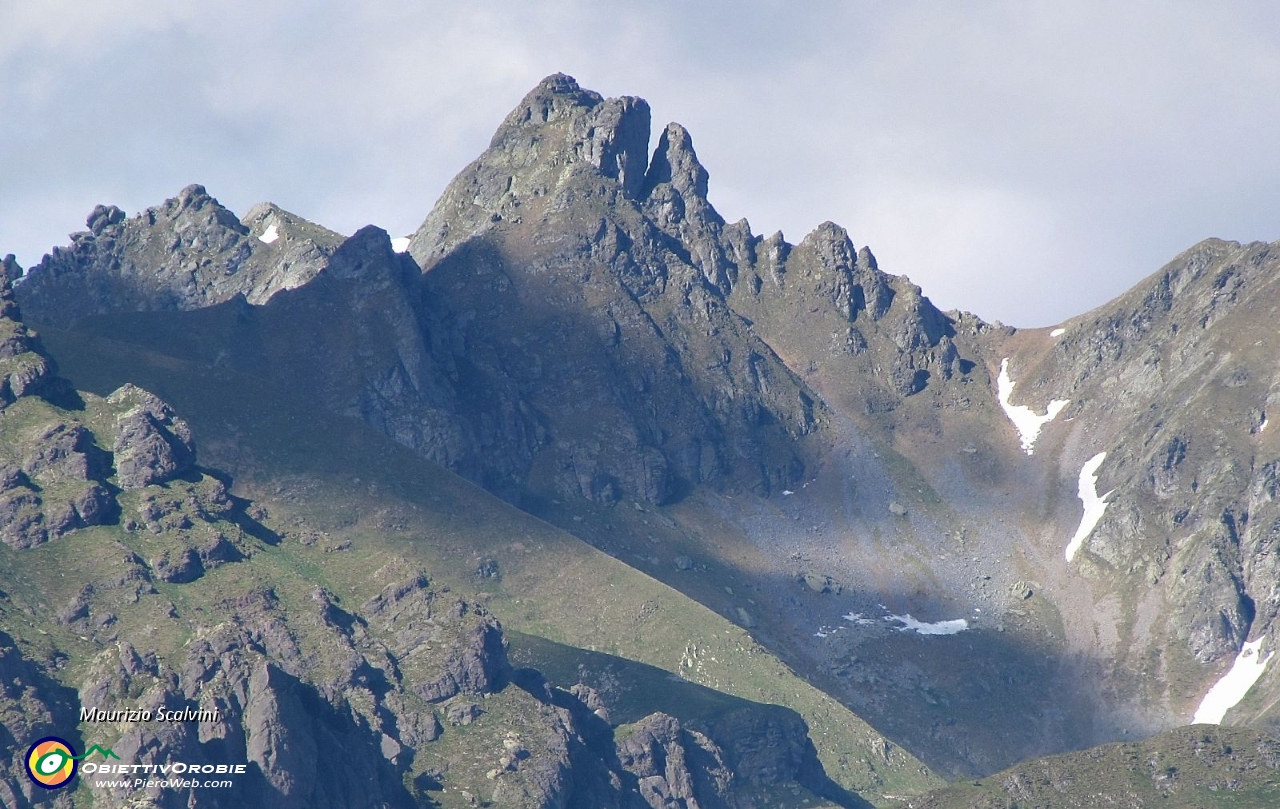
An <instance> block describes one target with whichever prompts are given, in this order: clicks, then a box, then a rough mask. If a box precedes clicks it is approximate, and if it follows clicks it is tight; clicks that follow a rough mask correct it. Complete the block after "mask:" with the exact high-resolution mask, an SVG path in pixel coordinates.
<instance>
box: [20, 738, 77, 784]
mask: <svg viewBox="0 0 1280 809" xmlns="http://www.w3.org/2000/svg"><path fill="white" fill-rule="evenodd" d="M76 767H77V763H76V752H75V750H74V749H72V747H71V745H70V744H69V743H67V741H66V740H64V739H59V738H58V737H57V736H46V737H44V738H43V739H41V740H40V741H38V742H36V743H35V744H33V745H31V749H30V750H28V751H27V775H29V776H31V780H32V781H35V782H36V784H37V785H38V786H41V787H44V788H45V789H57V788H58V787H64V786H66V785H67V784H69V783H71V779H72V778H75V777H76Z"/></svg>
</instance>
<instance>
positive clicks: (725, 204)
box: [0, 0, 1280, 325]
mask: <svg viewBox="0 0 1280 809" xmlns="http://www.w3.org/2000/svg"><path fill="white" fill-rule="evenodd" d="M796 5H797V4H794V3H781V2H765V1H764V0H756V1H755V2H733V3H730V2H706V3H696V4H694V3H676V2H670V0H667V1H666V2H656V3H649V4H644V5H640V4H634V3H621V2H612V3H609V2H603V3H602V2H575V1H574V0H557V1H549V2H483V1H480V2H457V3H443V2H427V3H423V2H413V0H381V1H378V0H373V1H371V2H365V3H358V4H339V3H335V2H327V1H325V0H300V1H299V2H291V3H271V4H263V3H256V2H248V1H247V0H230V1H228V2H214V3H200V4H188V3H172V2H167V0H109V1H108V2H98V3H83V2H78V1H77V0H59V1H51V0H45V2H41V3H8V4H5V5H4V6H0V77H3V78H0V143H3V144H4V146H3V148H2V149H0V252H5V251H12V252H15V253H17V254H18V256H19V259H20V260H21V261H22V262H23V263H24V264H26V265H29V264H32V263H34V262H35V261H37V260H38V259H39V256H40V254H41V253H43V252H45V251H46V250H48V249H49V248H50V247H51V246H53V245H54V244H60V243H65V241H66V234H67V233H68V232H69V231H72V230H77V229H80V228H81V227H82V226H83V220H84V216H85V214H86V213H87V212H88V210H89V209H90V208H91V207H92V206H93V205H94V204H95V203H97V202H108V203H115V204H118V205H120V206H121V207H124V208H126V209H127V210H129V211H130V212H133V211H137V210H140V209H142V208H144V207H146V206H149V205H154V204H157V203H159V202H161V201H162V200H163V199H164V198H165V197H168V196H172V195H173V194H174V193H176V192H177V190H178V189H180V188H181V187H182V186H184V185H186V184H188V183H191V182H201V183H203V184H205V185H206V186H208V188H209V190H210V191H211V192H212V193H213V194H215V195H216V196H218V197H219V198H220V199H221V200H222V201H223V202H224V203H225V204H227V205H229V206H230V207H232V208H233V209H234V210H236V211H238V212H240V213H244V212H245V211H246V210H248V208H249V207H250V206H251V205H252V204H253V203H255V202H258V201H261V200H266V199H270V200H272V201H275V202H277V203H279V204H281V205H282V206H284V207H286V208H288V209H290V210H293V211H295V212H296V213H298V214H301V215H303V216H306V217H308V218H310V219H314V220H316V221H318V222H321V223H322V224H325V225H327V226H329V227H333V228H335V229H338V230H342V231H345V232H351V231H354V230H355V229H356V228H358V227H360V226H361V225H363V224H366V223H368V222H373V223H376V224H378V225H381V226H383V227H386V228H387V229H388V230H390V231H391V232H392V233H393V235H398V234H403V233H408V232H410V231H411V230H412V229H414V228H415V227H416V226H417V225H418V224H419V222H420V221H421V220H422V219H423V218H424V217H425V215H426V213H427V212H428V210H429V209H430V207H431V205H432V203H433V202H434V201H435V199H436V197H437V196H438V195H439V193H440V192H441V191H442V190H443V188H444V186H445V184H446V183H447V182H448V180H449V179H450V178H451V177H452V176H453V175H454V174H456V173H457V172H458V171H459V170H461V169H462V168H463V166H465V165H466V163H468V162H469V161H470V160H472V159H473V158H474V157H475V156H476V155H478V154H479V152H480V151H481V150H483V148H484V147H485V146H486V145H487V144H488V140H489V137H490V135H491V133H492V131H493V129H494V128H495V127H496V126H497V124H498V123H499V122H500V121H501V120H502V118H503V116H504V115H505V114H506V112H507V111H508V110H509V109H510V108H511V107H512V106H514V105H515V103H516V102H517V101H518V100H519V99H520V97H521V96H523V95H524V93H525V92H527V91H528V89H529V88H531V87H532V86H533V85H534V84H535V83H536V82H537V81H538V80H539V79H541V78H542V77H543V76H544V75H546V74H548V73H552V72H555V71H564V72H568V73H571V74H573V75H575V76H577V78H578V79H579V81H580V82H581V83H582V84H583V85H584V86H587V87H591V88H592V89H596V90H599V91H600V92H602V93H605V94H606V95H619V94H633V95H642V96H644V97H646V98H647V99H649V101H650V103H651V104H652V106H653V109H654V118H655V125H656V126H661V125H663V124H665V123H666V122H667V121H668V120H678V121H680V122H681V123H683V124H685V125H686V126H687V127H688V128H689V130H690V131H691V132H692V134H693V137H694V141H695V144H696V146H697V148H698V152H699V155H700V156H701V158H702V159H703V162H704V163H705V164H706V165H707V168H708V170H709V171H710V173H711V196H712V201H713V202H715V203H716V205H717V206H718V207H719V208H720V209H721V212H722V213H724V215H725V216H726V218H729V219H735V218H738V217H742V216H746V217H748V218H749V219H750V221H751V223H752V226H753V227H754V228H755V229H756V230H757V231H763V232H766V233H768V232H772V231H774V230H777V229H782V230H783V231H784V232H785V233H786V234H787V236H788V238H790V239H792V240H793V241H794V240H798V239H799V238H801V237H802V236H803V235H804V233H805V232H807V231H808V230H810V229H812V228H813V227H814V226H815V225H817V224H818V223H820V222H821V221H823V220H826V219H830V220H833V221H836V222H839V223H840V224H842V225H844V226H845V227H846V228H848V230H849V231H850V233H851V234H852V236H853V238H854V240H855V241H856V242H858V243H859V244H863V243H865V244H869V245H870V246H871V248H872V250H874V251H875V252H876V254H877V256H878V257H879V258H880V261H881V266H882V267H883V268H884V269H886V270H887V271H889V272H894V273H899V274H907V275H910V276H911V278H912V279H913V280H914V281H916V282H917V283H919V284H920V285H921V286H923V287H924V290H925V293H926V294H928V295H930V296H931V297H933V299H934V300H935V301H936V302H937V303H939V304H940V305H941V306H943V307H948V308H949V307H960V308H966V309H970V310H973V311H976V312H978V313H979V314H981V315H983V316H985V317H988V318H999V319H1002V320H1005V321H1007V322H1011V323H1014V324H1018V325H1043V324H1047V323H1051V322H1055V321H1058V320H1061V319H1063V318H1066V317H1068V316H1070V315H1073V314H1077V313H1079V312H1082V311H1084V310H1085V309H1088V308H1090V307H1092V306H1095V305H1097V304H1099V303H1101V302H1103V301H1104V300H1106V299H1107V298H1109V297H1111V296H1113V295H1115V294H1117V293H1119V292H1121V291H1123V290H1124V289H1125V288H1127V287H1128V286H1130V285H1131V284H1133V283H1134V282H1135V281H1137V280H1138V279H1139V278H1141V277H1142V276H1145V275H1147V274H1149V273H1150V272H1153V271H1154V270H1156V269H1158V267H1159V266H1160V265H1161V264H1162V263H1163V262H1164V261H1166V260H1168V259H1169V258H1172V257H1173V256H1174V255H1175V254H1176V253H1178V252H1180V251H1181V250H1183V249H1185V248H1186V247H1189V246H1190V245H1191V244H1193V243H1194V242H1196V241H1198V240H1199V239H1201V238H1204V237H1208V236H1221V237H1224V238H1232V239H1239V240H1251V239H1265V240H1274V239H1277V238H1280V222H1277V221H1276V216H1275V213H1274V212H1275V211H1276V210H1277V204H1276V203H1277V201H1278V199H1277V198H1278V197H1280V191H1277V188H1280V183H1278V182H1277V181H1278V180H1280V149H1278V148H1277V147H1280V135H1277V133H1276V131H1275V128H1274V127H1273V125H1272V121H1273V120H1274V118H1275V115H1274V114H1273V108H1274V106H1275V104H1276V102H1275V99H1276V98H1278V97H1280V44H1278V43H1280V40H1278V39H1277V37H1275V35H1274V32H1275V31H1277V30H1280V12H1278V11H1273V10H1272V6H1271V5H1270V4H1267V3H1261V2H1259V3H1215V4H1201V3H1191V2H1160V3H1129V4H1108V3H1070V4H1061V3H1027V2H1016V3H1014V2H1009V3H966V4H963V5H961V4H939V3H922V2H897V3H892V4H885V3H869V2H868V3H843V4H805V5H812V6H818V7H817V8H800V9H797V8H796Z"/></svg>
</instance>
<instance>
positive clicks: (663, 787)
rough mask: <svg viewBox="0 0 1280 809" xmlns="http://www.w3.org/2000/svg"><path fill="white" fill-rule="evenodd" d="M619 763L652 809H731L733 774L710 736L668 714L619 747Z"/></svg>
mask: <svg viewBox="0 0 1280 809" xmlns="http://www.w3.org/2000/svg"><path fill="white" fill-rule="evenodd" d="M618 761H619V762H620V763H621V764H622V767H623V768H624V769H625V770H626V771H627V772H629V773H631V774H633V775H634V776H635V777H636V779H637V782H638V786H639V790H640V795H641V796H642V797H643V798H644V800H645V802H646V803H647V804H649V806H651V807H654V809H693V808H694V807H708V808H710V807H728V806H731V805H732V804H731V803H729V801H728V795H729V792H730V787H731V783H732V780H733V774H732V773H731V772H730V771H729V768H728V767H727V766H726V765H725V763H724V760H723V756H722V754H721V751H720V749H719V748H717V747H716V745H715V744H713V743H712V742H711V740H710V739H708V738H707V737H706V736H704V735H702V734H701V733H698V732H696V731H690V730H687V729H685V728H682V727H681V726H680V723H679V722H678V721H677V720H676V719H674V718H673V717H670V716H667V715H666V714H652V715H651V716H648V717H645V719H644V720H643V721H642V722H641V723H640V725H639V727H637V728H636V729H635V730H634V732H632V733H631V735H629V736H628V737H627V738H626V739H624V740H622V741H621V742H619V743H618Z"/></svg>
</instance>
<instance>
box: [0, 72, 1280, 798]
mask: <svg viewBox="0 0 1280 809" xmlns="http://www.w3.org/2000/svg"><path fill="white" fill-rule="evenodd" d="M652 131H654V127H653V120H652V116H651V111H650V108H649V105H648V104H647V103H646V102H645V101H644V100H642V99H639V98H634V97H624V98H618V99H606V98H604V97H602V96H600V95H599V94H597V93H594V92H591V91H589V90H586V89H584V88H582V87H580V86H579V85H578V84H577V82H576V81H574V80H573V79H572V78H570V77H568V76H564V75H555V76H551V77H548V78H547V79H545V80H544V81H542V82H541V83H540V84H539V85H538V86H537V87H535V88H534V89H533V90H532V91H531V92H530V93H529V94H528V95H527V96H526V97H525V98H524V99H523V100H521V101H520V102H519V103H518V104H517V105H516V107H515V109H514V110H513V111H512V112H511V113H510V115H508V116H507V118H506V119H505V120H504V121H503V122H502V124H501V125H500V126H499V128H498V130H497V132H496V133H495V135H494V137H493V139H492V141H491V143H490V145H489V148H488V149H486V150H485V151H484V153H483V154H481V155H480V156H479V157H478V158H477V159H476V160H475V161H474V162H473V163H472V164H471V165H469V166H467V167H466V168H465V169H463V171H462V172H461V173H460V174H459V175H458V176H457V178H455V179H454V181H453V182H452V183H450V185H449V186H448V188H446V189H445V191H444V193H443V195H442V196H441V197H440V200H439V201H438V202H437V203H436V205H435V207H434V208H433V209H432V210H431V211H430V212H428V213H427V214H426V217H425V219H424V221H423V224H422V225H421V227H419V228H418V230H417V231H416V232H415V233H414V234H413V235H412V237H411V238H409V239H408V246H407V248H404V249H399V248H403V245H401V244H396V245H395V246H393V242H392V240H391V239H390V238H389V236H388V234H387V233H386V232H385V231H383V230H381V229H379V228H377V227H374V226H369V227H366V228H363V229H361V230H359V231H358V232H356V233H355V234H353V235H351V236H349V237H344V236H341V235H339V234H337V233H334V232H332V231H330V230H327V229H325V228H323V227H321V226H319V225H316V224H313V223H310V222H307V221H306V220H305V219H303V218H302V217H300V216H297V215H295V214H291V213H289V212H286V211H283V210H281V209H279V208H277V207H276V206H274V205H270V204H262V205H259V206H257V207H255V208H254V209H253V210H252V211H250V212H249V213H248V214H247V215H246V216H244V217H243V218H239V217H237V216H236V215H235V214H233V213H231V212H230V211H229V210H227V209H226V208H225V207H223V206H222V205H221V204H220V203H218V201H217V200H216V199H215V198H213V197H212V196H210V195H209V193H208V192H207V191H206V190H205V189H204V188H203V187H201V186H196V185H193V186H189V187H188V188H186V189H183V190H182V191H181V192H180V193H179V194H178V196H176V197H175V198H173V199H171V200H168V201H165V202H164V203H162V204H160V205H158V206H157V207H154V208H151V209H148V210H147V211H144V212H143V213H141V214H138V215H136V216H128V215H127V214H126V213H125V212H123V211H121V210H120V209H119V208H116V207H114V206H110V205H100V206H98V207H96V208H95V209H94V210H93V211H92V213H91V214H90V215H89V217H88V220H87V222H86V227H87V229H86V230H85V231H83V232H81V233H77V234H74V235H73V236H72V237H71V241H72V243H71V245H69V246H66V247H58V248H54V249H53V250H52V252H51V253H50V254H49V255H47V256H45V258H44V259H43V260H42V261H41V262H40V263H39V264H37V265H36V266H34V267H32V268H31V269H30V270H29V271H27V272H26V273H25V274H23V273H22V271H21V268H19V267H17V265H16V263H15V262H13V261H12V260H11V259H6V261H5V266H4V277H5V279H6V280H5V289H4V293H3V301H2V306H0V328H2V329H3V334H4V335H5V336H4V337H3V340H2V341H0V349H2V350H0V365H2V366H3V367H2V368H0V408H2V409H0V540H3V545H2V546H0V562H2V564H0V615H2V616H3V620H2V622H0V627H2V628H3V633H4V634H3V636H0V641H2V642H3V644H4V647H3V649H2V650H0V667H3V668H4V670H5V672H6V676H5V677H4V678H3V682H4V685H3V687H2V688H0V723H2V724H3V727H4V730H5V733H4V734H0V744H3V745H4V748H5V750H6V751H8V754H9V755H8V757H7V758H6V760H9V761H12V762H17V763H14V764H12V765H11V766H10V767H9V769H8V770H5V771H3V775H2V778H0V799H2V800H3V801H4V803H5V804H6V805H13V806H29V805H46V804H47V805H59V806H63V805H66V806H70V805H94V806H99V805H105V806H125V805H138V804H137V801H139V800H143V801H149V802H150V803H147V804H146V805H157V806H170V805H172V806H178V805H182V806H243V805H266V804H267V803H272V804H279V805H282V806H299V807H302V806H334V807H339V806H442V807H462V806H518V807H604V806H618V807H644V806H648V807H661V808H662V809H667V808H668V807H684V808H685V809H693V808H694V807H735V808H737V807H743V808H745V807H775V806H777V807H788V806H794V807H800V806H845V807H851V806H852V807H860V806H867V805H876V806H938V807H943V806H988V805H990V806H995V805H1001V806H1004V805H1012V803H1010V802H1022V803H1018V805H1023V804H1024V803H1025V805H1028V806H1030V805H1037V806H1040V805H1044V806H1090V805H1112V804H1113V803H1114V802H1115V801H1117V800H1120V799H1121V798H1123V799H1124V800H1127V801H1129V803H1128V804H1125V805H1134V806H1148V805H1162V806H1163V805H1169V806H1174V805H1178V806H1182V805H1185V806H1202V805H1214V804H1212V803H1210V802H1209V801H1211V800H1216V797H1213V796H1217V795H1228V796H1230V800H1231V801H1234V803H1223V804H1222V805H1231V806H1262V805H1269V804H1270V803H1271V802H1272V801H1273V800H1274V799H1275V798H1276V796H1277V794H1278V793H1277V792H1276V783H1277V780H1276V778H1277V776H1276V767H1277V765H1276V752H1275V749H1274V748H1275V736H1276V734H1277V733H1280V714H1278V713H1277V710H1276V708H1275V705H1276V704H1277V702H1280V673H1277V667H1276V666H1275V665H1272V657H1273V655H1274V654H1275V652H1276V649H1277V644H1280V624H1278V623H1277V615H1280V544H1278V543H1280V494H1278V492H1280V443H1277V441H1278V440H1280V439H1277V438H1276V436H1277V435H1278V434H1280V433H1277V429H1280V428H1271V429H1268V425H1269V421H1270V419H1269V415H1273V414H1277V413H1280V393H1278V392H1277V390H1280V376H1278V375H1277V371H1276V368H1275V363H1274V358H1275V357H1276V356H1277V355H1278V354H1280V344H1278V338H1277V336H1276V332H1275V329H1274V328H1272V326H1271V324H1272V323H1273V321H1274V310H1275V309H1276V307H1277V305H1280V286H1277V285H1278V284H1280V280H1277V279H1280V249H1277V245H1275V244H1272V245H1268V244H1261V243H1256V244H1247V245H1241V244H1236V243H1231V242H1223V241H1217V240H1210V241H1206V242H1202V243H1201V244H1199V245H1196V246H1194V247H1192V248H1191V249H1189V250H1188V251H1187V252H1185V253H1183V254H1182V255H1180V256H1178V257H1176V258H1175V259H1173V261H1171V262H1170V263H1169V264H1168V265H1167V266H1166V267H1164V268H1162V269H1160V270H1158V271H1157V272H1155V274H1153V275H1151V276H1150V277H1149V278H1147V279H1146V280H1145V281H1143V282H1142V283H1141V284H1139V285H1138V286H1137V287H1135V288H1134V289H1133V290H1131V291H1130V292H1128V293H1126V294H1125V295H1123V296H1121V297H1120V298H1118V299H1116V300H1115V301H1112V302H1111V303H1109V304H1106V305H1104V306H1102V307H1099V308H1098V309H1096V310H1094V311H1092V312H1089V313H1086V314H1083V315H1080V316H1079V317H1076V318H1073V319H1071V320H1069V321H1067V322H1065V323H1062V324H1060V325H1058V326H1057V327H1054V328H1047V329H1029V330H1023V329H1016V328H1012V327H1007V326H1003V325H1000V324H998V323H988V322H985V321H983V320H982V319H981V318H980V317H978V316H976V315H973V314H969V313H964V312H942V311H940V310H938V309H937V308H936V307H935V306H934V305H933V304H932V303H931V302H930V301H929V299H928V297H926V296H925V294H924V292H923V291H922V290H921V289H920V288H919V287H918V286H916V285H915V284H913V283H912V282H911V281H910V280H909V279H908V278H907V277H906V276H905V275H895V274H892V273H890V272H887V271H886V270H882V269H881V268H880V266H879V264H878V262H877V260H876V258H875V256H874V255H873V254H872V252H871V250H870V249H869V248H868V247H867V246H865V245H857V244H856V243H855V242H854V240H853V237H852V236H851V235H850V233H849V232H848V231H846V230H845V229H844V228H842V227H840V226H838V225H835V224H833V223H830V222H828V223H823V224H821V225H819V226H818V227H817V228H816V229H814V231H813V232H812V233H810V234H808V235H807V236H805V237H804V238H803V239H800V240H799V242H798V243H794V244H793V243H791V242H788V241H787V239H786V238H785V237H784V236H783V235H782V234H781V233H774V234H773V235H769V236H766V235H763V234H757V233H755V232H753V230H752V228H751V226H750V225H749V224H748V223H747V222H746V221H745V220H744V221H740V222H735V223H727V222H725V221H724V219H723V218H722V217H721V216H720V214H719V213H717V211H716V210H715V208H714V206H713V205H712V204H711V202H710V201H709V198H708V193H709V188H710V177H709V176H708V173H707V171H706V169H705V168H704V167H703V165H702V164H701V162H700V161H699V158H698V155H697V152H696V151H695V149H694V142H693V137H692V135H691V134H690V133H689V132H688V131H686V130H685V129H684V127H682V126H680V125H679V124H676V123H671V124H667V125H666V126H665V127H662V128H660V129H658V130H657V131H658V132H659V135H658V139H657V143H656V144H651V143H650V136H651V132H652ZM854 224H856V223H854ZM890 269H893V270H895V271H900V270H903V269H910V268H890ZM19 306H20V307H21V311H19ZM36 330H38V332H39V334H38V335H37V333H36ZM1272 411H1275V413H1273V412H1272ZM86 708H90V709H101V710H127V709H146V710H151V711H153V712H154V711H158V710H160V709H174V710H178V711H184V710H186V711H190V712H191V715H200V712H201V711H212V712H213V713H216V718H212V719H210V718H209V717H210V716H213V714H209V713H205V714H203V716H204V717H205V718H203V719H199V720H193V721H189V722H176V723H167V724H157V723H154V722H152V723H147V722H128V721H123V722H116V723H113V724H110V725H105V724H98V723H94V722H92V721H88V720H85V719H83V716H84V714H83V713H82V710H83V709H86ZM184 715H186V714H184ZM1193 725H1194V726H1193ZM1213 726H1220V727H1213ZM46 735H58V736H60V737H61V738H63V739H65V740H67V741H68V742H69V743H71V744H72V745H73V746H77V749H81V746H83V748H87V747H88V746H89V745H92V744H97V745H101V746H104V747H106V746H108V745H109V746H110V749H112V750H113V751H114V752H115V753H116V754H118V755H120V756H121V757H122V759H123V760H126V761H128V762H131V763H138V764H145V763H156V764H158V763H162V762H166V761H176V760H182V761H185V762H191V763H201V764H203V763H208V764H212V765H217V764H229V765H233V764H240V763H243V764H245V765H246V767H247V770H246V772H245V773H244V774H242V775H239V776H236V778H234V779H232V780H233V784H232V786H231V787H229V788H228V789H227V790H225V791H217V790H199V789H177V790H174V789H165V788H160V787H148V786H141V787H133V786H129V787H125V786H120V785H114V786H104V785H99V784H96V783H95V781H94V779H93V778H92V777H91V776H90V775H87V774H81V775H79V776H77V780H76V783H75V784H73V785H71V786H69V787H67V788H64V789H61V790H57V791H49V792H46V791H44V790H41V789H38V788H37V787H35V786H34V785H33V783H34V782H33V780H32V779H30V778H28V777H27V776H26V774H25V773H24V772H23V765H22V764H21V759H22V754H23V752H24V751H25V750H26V748H27V746H28V745H30V744H31V742H33V741H35V740H36V739H38V738H40V737H41V736H46ZM1099 745H1101V746H1099ZM334 751H341V754H340V758H339V760H338V761H337V762H334V761H332V760H330V759H331V757H332V756H334V755H336V754H335V753H334ZM1076 751H1083V752H1076ZM1064 753H1072V754H1073V755H1072V756H1067V757H1062V758H1049V759H1045V758H1042V757H1044V756H1054V755H1056V754H1064ZM1099 762H1105V767H1104V766H1103V765H1102V764H1100V763H1099ZM1104 776H1105V777H1104ZM945 781H955V782H956V783H955V784H953V785H952V786H950V787H947V788H945V789H941V790H939V788H941V787H943V786H944V782H945ZM1206 790H1207V791H1206ZM1206 796H1210V797H1206ZM1159 801H1164V803H1159ZM1178 801H1181V803H1178ZM995 802H1000V803H998V804H997V803H995Z"/></svg>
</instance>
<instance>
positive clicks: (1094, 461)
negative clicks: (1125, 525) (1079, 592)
mask: <svg viewBox="0 0 1280 809" xmlns="http://www.w3.org/2000/svg"><path fill="white" fill-rule="evenodd" d="M1106 459H1107V453H1105V452H1099V453H1098V454H1097V455H1094V456H1093V457H1092V458H1090V459H1089V460H1087V461H1085V463H1084V466H1082V467H1080V480H1079V482H1078V483H1077V484H1076V491H1077V493H1078V494H1079V495H1080V502H1081V503H1083V504H1084V514H1083V515H1082V516H1081V517H1080V525H1079V526H1078V527H1077V528H1076V533H1075V536H1073V537H1071V541H1070V542H1068V543H1067V549H1066V551H1065V554H1066V557H1067V561H1068V562H1070V561H1071V559H1072V558H1073V557H1074V556H1075V555H1076V551H1078V550H1080V546H1081V545H1083V544H1084V541H1085V540H1086V539H1088V538H1089V534H1091V533H1093V529H1094V528H1097V527H1098V521H1099V520H1101V519H1102V512H1104V511H1106V510H1107V498H1108V497H1110V496H1111V494H1112V492H1107V493H1106V494H1104V495H1102V496H1101V497H1099V496H1098V468H1099V467H1100V466H1102V462H1103V461H1105V460H1106Z"/></svg>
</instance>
